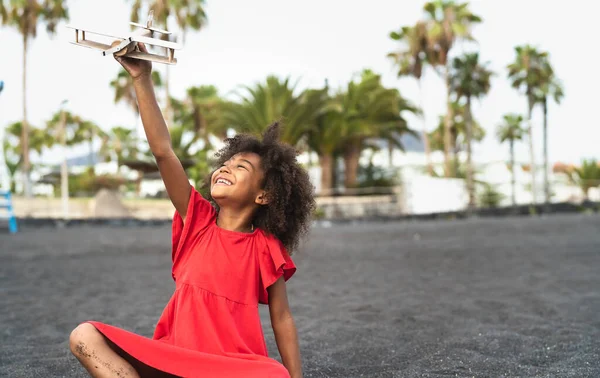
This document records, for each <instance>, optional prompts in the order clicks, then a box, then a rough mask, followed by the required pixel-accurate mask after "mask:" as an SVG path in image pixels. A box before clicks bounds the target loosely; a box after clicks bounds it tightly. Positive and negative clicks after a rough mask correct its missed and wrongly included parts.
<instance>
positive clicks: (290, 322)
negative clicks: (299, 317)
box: [267, 277, 302, 378]
mask: <svg viewBox="0 0 600 378" xmlns="http://www.w3.org/2000/svg"><path fill="white" fill-rule="evenodd" d="M267 292H268V293H269V314H270V316H271V326H272V327H273V333H274V334H275V341H276V342H277V349H279V354H280V355H281V361H282V362H283V366H285V368H286V369H287V370H288V372H289V373H290V376H291V378H301V377H302V363H301V361H300V347H299V345H298V333H297V331H296V323H295V322H294V318H293V317H292V312H291V311H290V306H289V303H288V298H287V290H286V286H285V280H284V279H283V277H280V278H279V279H278V280H277V281H276V282H275V283H274V284H273V285H271V286H269V287H268V288H267Z"/></svg>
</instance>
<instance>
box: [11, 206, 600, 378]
mask: <svg viewBox="0 0 600 378" xmlns="http://www.w3.org/2000/svg"><path fill="white" fill-rule="evenodd" d="M170 234H171V231H170V227H169V226H146V227H109V226H94V227H90V226H76V227H68V228H50V227H46V228H39V229H32V228H29V229H23V230H22V231H21V232H19V233H18V234H16V235H8V234H7V233H0V376H1V377H85V376H86V373H85V371H84V370H83V368H82V367H80V365H79V364H78V363H77V361H76V360H75V358H74V357H73V356H72V355H71V353H70V352H69V348H68V337H69V333H70V331H71V330H72V329H73V328H74V327H76V326H77V324H79V323H80V322H82V321H85V320H90V319H94V320H99V321H102V322H105V323H109V324H112V325H115V326H118V327H122V328H125V329H127V330H130V331H133V332H136V333H139V334H142V335H144V336H148V337H150V336H151V335H152V333H153V329H154V325H155V322H156V321H157V319H158V317H159V316H160V314H161V312H162V309H163V307H164V305H165V304H166V302H167V300H168V299H169V297H170V295H171V293H172V292H173V289H174V283H173V281H172V279H171V274H170ZM293 257H294V260H295V261H296V263H297V265H298V272H297V273H296V275H295V276H294V277H293V278H292V279H291V280H290V281H289V282H288V293H289V298H290V304H291V306H292V310H293V313H294V317H295V320H296V324H297V327H298V331H299V337H300V343H301V349H302V358H303V366H304V372H305V375H304V376H305V377H578V378H579V377H599V376H600V216H598V215H555V216H547V217H536V218H529V217H523V218H501V219H470V220H459V221H420V222H390V223H357V224H346V225H333V226H331V227H323V226H316V227H315V228H314V229H313V230H312V233H311V235H310V238H309V240H308V241H307V242H306V243H305V244H304V245H303V247H302V249H301V250H299V251H298V252H296V253H295V254H294V255H293ZM260 311H261V316H262V319H263V327H264V330H265V334H266V338H267V343H268V346H269V351H270V354H271V356H272V357H274V358H277V359H279V356H278V353H277V348H276V345H275V342H274V338H273V334H272V331H271V330H270V326H269V323H268V308H266V307H264V306H261V310H260Z"/></svg>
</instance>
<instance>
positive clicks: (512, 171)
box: [509, 138, 517, 206]
mask: <svg viewBox="0 0 600 378" xmlns="http://www.w3.org/2000/svg"><path fill="white" fill-rule="evenodd" d="M509 143H510V187H511V193H510V200H511V202H512V205H513V206H516V205H517V198H516V191H517V179H516V177H515V140H514V139H512V138H511V139H510V140H509Z"/></svg>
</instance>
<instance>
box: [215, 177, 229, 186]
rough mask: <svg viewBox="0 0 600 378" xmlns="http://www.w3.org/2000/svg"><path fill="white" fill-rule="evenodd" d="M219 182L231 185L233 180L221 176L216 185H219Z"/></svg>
mask: <svg viewBox="0 0 600 378" xmlns="http://www.w3.org/2000/svg"><path fill="white" fill-rule="evenodd" d="M219 184H220V185H227V186H230V185H231V181H229V180H226V179H224V178H219V179H217V181H216V182H215V185H219Z"/></svg>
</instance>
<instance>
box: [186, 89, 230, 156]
mask: <svg viewBox="0 0 600 378" xmlns="http://www.w3.org/2000/svg"><path fill="white" fill-rule="evenodd" d="M184 104H185V105H186V106H187V108H188V109H187V111H185V112H183V114H182V115H185V117H184V119H182V120H181V121H182V123H185V124H188V123H189V124H190V126H191V127H190V126H188V128H190V129H191V130H193V131H194V132H195V133H196V134H197V135H198V137H199V138H202V140H204V146H205V148H208V147H210V141H209V136H210V135H215V136H218V137H220V139H223V138H224V137H225V136H226V135H227V130H226V125H225V122H224V120H223V116H222V115H223V110H224V107H225V104H226V102H225V101H224V100H223V99H221V97H220V96H219V91H218V89H217V88H216V87H215V86H213V85H202V86H199V87H190V88H188V89H187V98H186V99H185V100H184Z"/></svg>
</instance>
